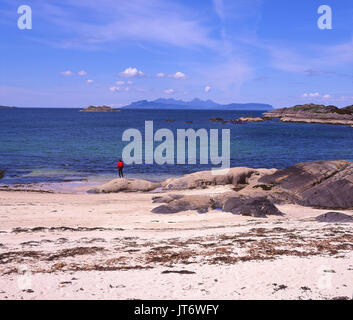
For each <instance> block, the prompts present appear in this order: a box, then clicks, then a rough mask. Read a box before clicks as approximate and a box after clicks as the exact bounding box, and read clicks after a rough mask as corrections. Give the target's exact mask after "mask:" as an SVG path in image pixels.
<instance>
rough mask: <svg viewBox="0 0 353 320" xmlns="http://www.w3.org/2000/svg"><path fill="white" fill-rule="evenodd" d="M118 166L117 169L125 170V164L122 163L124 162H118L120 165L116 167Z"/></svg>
mask: <svg viewBox="0 0 353 320" xmlns="http://www.w3.org/2000/svg"><path fill="white" fill-rule="evenodd" d="M116 166H117V168H118V169H119V168H121V169H122V168H124V162H122V161H119V162H118V164H117V165H116Z"/></svg>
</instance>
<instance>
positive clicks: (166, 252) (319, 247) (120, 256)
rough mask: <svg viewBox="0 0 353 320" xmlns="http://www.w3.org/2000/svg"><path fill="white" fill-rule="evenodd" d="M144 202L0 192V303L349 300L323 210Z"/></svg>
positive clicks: (341, 246) (352, 236)
mask: <svg viewBox="0 0 353 320" xmlns="http://www.w3.org/2000/svg"><path fill="white" fill-rule="evenodd" d="M227 190H229V188H228V187H215V188H212V189H205V190H193V191H188V192H180V193H183V194H186V193H188V194H196V193H221V192H225V191H227ZM173 193H176V192H173ZM152 196H153V194H142V193H120V194H99V195H96V194H44V193H43V194H40V193H30V192H0V231H1V232H0V275H1V277H0V299H101V298H102V299H332V298H334V297H340V296H345V297H350V298H352V294H353V253H352V243H353V225H352V224H351V223H347V224H326V223H319V222H316V221H315V220H314V219H313V217H316V216H317V215H319V214H321V213H324V212H327V210H316V209H312V208H303V207H300V206H294V205H281V206H278V207H279V209H280V210H282V211H283V212H284V213H285V214H286V215H285V216H284V217H270V218H268V219H255V218H249V217H242V216H235V215H232V214H230V213H223V212H221V211H218V210H214V211H211V212H209V213H206V214H198V213H196V212H195V211H188V212H184V213H178V214H172V215H157V214H152V213H151V212H150V211H151V209H152V208H154V207H155V206H157V205H158V204H153V203H152V201H151V198H152ZM340 212H345V213H348V214H351V215H353V212H352V211H340ZM37 227H42V229H33V228H37ZM59 227H65V228H66V229H65V228H59ZM97 227H99V228H101V229H87V228H97ZM15 228H21V229H15ZM43 228H44V229H43ZM50 228H56V229H50ZM67 228H73V229H67ZM80 228H81V229H80ZM82 228H86V229H82ZM166 270H169V271H177V272H178V271H181V270H188V271H192V272H195V273H192V274H180V273H168V274H166V273H162V272H163V271H166Z"/></svg>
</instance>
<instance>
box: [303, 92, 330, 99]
mask: <svg viewBox="0 0 353 320" xmlns="http://www.w3.org/2000/svg"><path fill="white" fill-rule="evenodd" d="M302 98H323V99H331V98H332V97H331V95H330V94H324V95H321V94H320V93H319V92H313V93H304V94H302Z"/></svg>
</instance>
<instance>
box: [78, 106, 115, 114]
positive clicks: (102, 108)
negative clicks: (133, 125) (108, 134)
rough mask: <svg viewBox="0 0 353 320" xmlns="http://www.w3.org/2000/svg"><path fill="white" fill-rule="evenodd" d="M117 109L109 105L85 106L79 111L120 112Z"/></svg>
mask: <svg viewBox="0 0 353 320" xmlns="http://www.w3.org/2000/svg"><path fill="white" fill-rule="evenodd" d="M120 111H121V110H119V109H113V108H112V107H109V106H105V105H103V106H89V107H87V108H84V109H81V110H80V112H120Z"/></svg>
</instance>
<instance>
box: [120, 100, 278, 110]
mask: <svg viewBox="0 0 353 320" xmlns="http://www.w3.org/2000/svg"><path fill="white" fill-rule="evenodd" d="M121 108H124V109H182V110H185V109H189V110H261V111H268V110H273V107H272V106H271V105H269V104H263V103H230V104H219V103H216V102H214V101H212V100H205V101H204V100H200V99H193V100H191V101H183V100H175V99H162V98H161V99H157V100H154V101H148V100H140V101H136V102H132V103H131V104H129V105H127V106H124V107H121Z"/></svg>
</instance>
